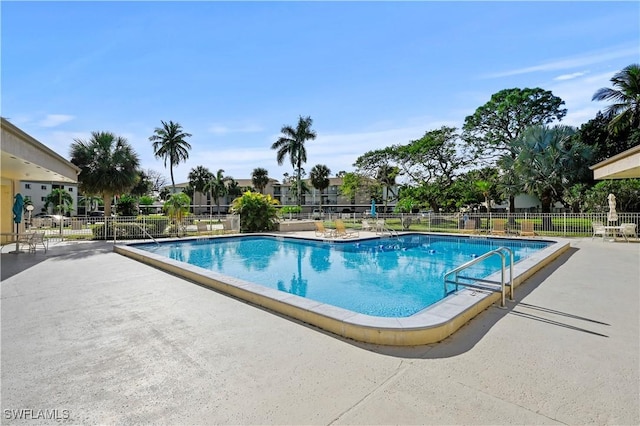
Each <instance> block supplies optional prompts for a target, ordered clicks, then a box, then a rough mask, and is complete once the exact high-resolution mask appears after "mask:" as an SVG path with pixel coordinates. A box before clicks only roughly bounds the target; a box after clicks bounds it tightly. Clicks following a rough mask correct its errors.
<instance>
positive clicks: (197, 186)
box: [187, 166, 213, 205]
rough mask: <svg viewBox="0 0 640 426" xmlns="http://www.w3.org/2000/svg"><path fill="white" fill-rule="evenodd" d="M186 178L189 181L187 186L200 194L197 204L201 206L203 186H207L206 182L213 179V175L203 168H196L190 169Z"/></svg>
mask: <svg viewBox="0 0 640 426" xmlns="http://www.w3.org/2000/svg"><path fill="white" fill-rule="evenodd" d="M187 178H188V179H189V185H190V186H191V187H193V189H194V190H195V192H199V193H200V200H199V203H198V204H200V205H201V204H202V194H203V193H204V192H205V189H204V188H205V186H207V182H209V181H210V180H211V179H213V173H211V171H210V170H209V169H207V168H206V167H204V166H197V167H194V168H193V169H191V171H190V172H189V175H188V176H187ZM194 198H195V197H194ZM194 204H195V200H194Z"/></svg>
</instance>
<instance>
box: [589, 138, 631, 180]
mask: <svg viewBox="0 0 640 426" xmlns="http://www.w3.org/2000/svg"><path fill="white" fill-rule="evenodd" d="M589 168H590V169H591V170H593V178H594V179H596V180H604V179H632V178H640V145H638V146H634V147H633V148H630V149H628V150H626V151H624V152H621V153H620V154H618V155H614V156H613V157H611V158H608V159H606V160H604V161H601V162H599V163H598V164H594V165H593V166H591V167H589Z"/></svg>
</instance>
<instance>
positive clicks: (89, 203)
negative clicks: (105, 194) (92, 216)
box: [78, 195, 104, 216]
mask: <svg viewBox="0 0 640 426" xmlns="http://www.w3.org/2000/svg"><path fill="white" fill-rule="evenodd" d="M78 203H80V204H84V205H85V208H84V212H85V216H86V215H87V214H88V213H89V212H92V211H95V210H96V209H97V208H98V206H100V205H104V203H103V202H102V198H100V197H96V196H95V195H81V196H80V197H78Z"/></svg>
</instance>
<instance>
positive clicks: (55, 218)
mask: <svg viewBox="0 0 640 426" xmlns="http://www.w3.org/2000/svg"><path fill="white" fill-rule="evenodd" d="M33 219H44V220H45V221H49V220H50V221H51V226H53V227H55V228H57V227H59V226H60V223H62V226H69V225H71V218H70V217H66V216H62V215H59V214H46V213H38V214H36V215H34V216H33Z"/></svg>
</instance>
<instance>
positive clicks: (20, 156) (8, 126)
mask: <svg viewBox="0 0 640 426" xmlns="http://www.w3.org/2000/svg"><path fill="white" fill-rule="evenodd" d="M1 120H2V121H1V123H2V145H1V149H0V161H1V163H0V170H1V173H2V177H3V178H8V179H12V180H16V181H20V180H28V181H49V182H67V183H76V182H77V181H78V174H79V173H80V168H78V167H77V166H76V165H74V164H73V163H71V162H70V161H68V160H66V159H65V158H63V157H62V156H61V155H60V154H58V153H56V152H55V151H53V150H52V149H50V148H48V147H47V146H45V145H43V144H42V143H40V142H38V141H37V140H36V139H35V138H33V137H32V136H30V135H28V134H27V133H25V132H23V131H22V130H20V129H19V128H17V127H16V126H15V125H13V124H12V123H10V122H9V121H7V120H6V119H4V118H2V119H1Z"/></svg>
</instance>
